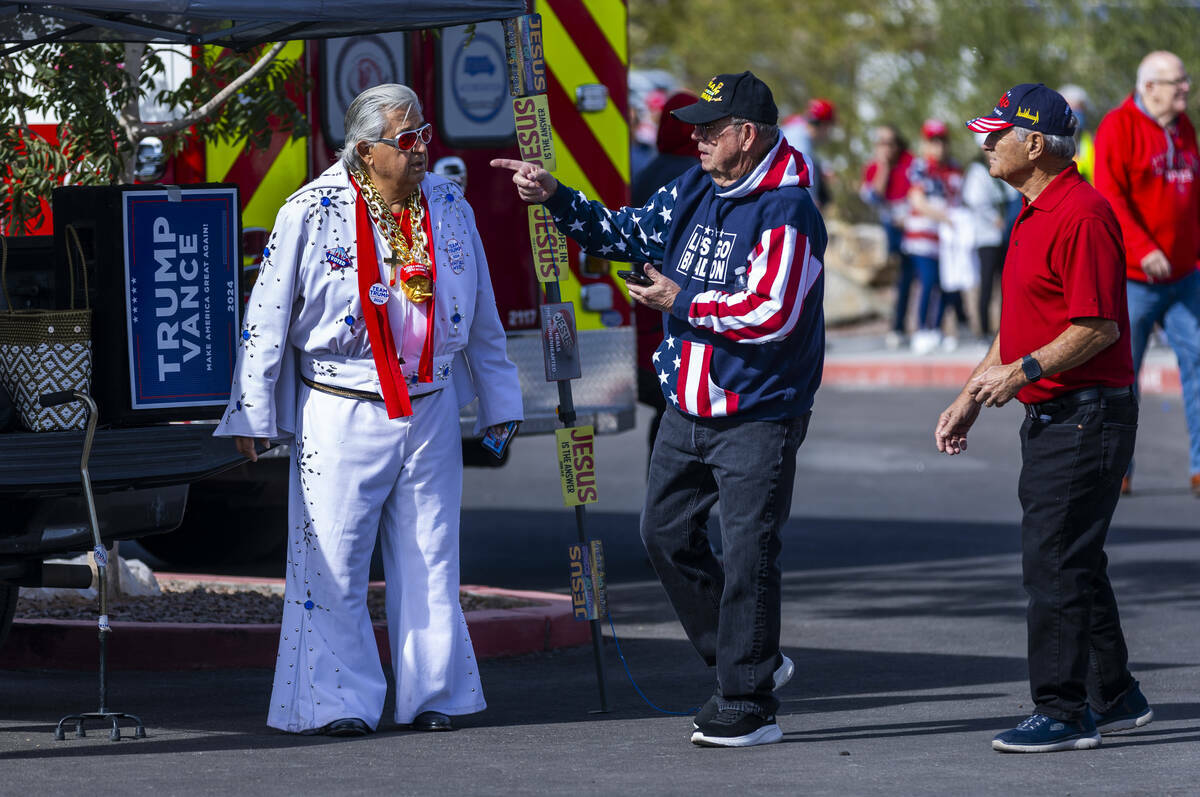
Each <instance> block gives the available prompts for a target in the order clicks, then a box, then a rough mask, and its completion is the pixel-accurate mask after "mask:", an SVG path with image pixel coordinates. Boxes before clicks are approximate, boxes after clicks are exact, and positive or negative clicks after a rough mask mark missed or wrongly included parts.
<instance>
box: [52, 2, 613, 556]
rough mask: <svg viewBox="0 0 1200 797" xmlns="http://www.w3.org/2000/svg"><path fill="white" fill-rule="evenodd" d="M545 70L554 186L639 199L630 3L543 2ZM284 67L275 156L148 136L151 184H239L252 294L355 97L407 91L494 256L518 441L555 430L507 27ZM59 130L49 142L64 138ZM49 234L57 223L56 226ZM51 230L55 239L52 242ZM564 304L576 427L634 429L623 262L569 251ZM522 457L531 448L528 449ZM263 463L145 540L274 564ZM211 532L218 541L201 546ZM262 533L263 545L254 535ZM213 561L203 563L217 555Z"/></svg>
mask: <svg viewBox="0 0 1200 797" xmlns="http://www.w3.org/2000/svg"><path fill="white" fill-rule="evenodd" d="M531 10H532V11H536V12H537V13H539V14H540V15H541V19H542V26H543V36H544V49H545V58H546V70H547V82H548V88H547V94H548V100H549V107H550V116H551V122H552V126H553V135H554V143H555V151H556V156H557V169H556V170H555V174H556V176H557V177H558V178H559V179H560V180H562V181H563V182H564V183H566V184H567V185H570V186H572V187H575V188H579V189H581V190H583V191H584V192H585V193H587V195H588V196H590V197H592V198H595V199H598V200H600V201H602V202H604V203H605V204H606V205H608V206H610V207H619V206H621V205H625V204H627V203H628V201H629V180H630V174H629V170H630V164H629V141H630V129H629V122H628V120H629V113H628V110H629V109H628V87H627V76H628V50H627V26H626V14H627V12H626V6H625V3H623V2H619V0H604V1H603V2H597V3H582V2H579V0H537V2H536V3H531ZM280 57H281V58H289V59H294V60H298V61H300V62H301V64H302V68H303V70H304V72H305V73H306V74H307V75H308V77H309V85H308V87H307V88H306V89H304V90H303V91H301V92H297V93H296V95H295V97H294V99H295V101H296V102H297V103H298V104H300V105H301V107H302V109H303V110H304V112H305V115H306V117H307V119H308V124H309V128H308V130H307V131H306V135H305V136H304V137H302V138H299V139H295V140H293V139H291V138H290V137H289V136H287V135H285V134H282V133H276V134H275V135H274V136H273V137H272V140H271V142H270V145H269V146H267V147H266V148H265V149H252V148H249V147H247V146H245V145H244V143H243V142H234V143H222V142H216V141H206V142H193V143H191V144H190V145H189V146H188V147H187V148H186V149H185V150H183V151H182V152H181V153H180V154H178V155H176V156H173V157H170V158H167V159H157V158H156V154H157V153H156V149H157V148H156V146H155V142H153V141H152V140H150V141H145V142H143V144H142V146H141V147H140V151H139V164H138V173H139V181H141V182H147V183H165V184H176V185H183V184H190V183H233V184H236V185H237V186H238V188H239V198H240V202H241V220H242V230H243V233H242V252H243V277H244V279H243V290H244V295H247V294H248V292H249V288H250V286H251V285H252V283H253V279H254V276H255V274H256V271H257V265H258V263H257V260H258V255H257V254H255V253H259V252H261V251H262V250H263V242H264V241H265V239H266V237H267V236H268V235H269V232H270V229H271V227H272V225H273V223H274V220H275V214H276V213H277V211H278V209H279V208H280V207H281V206H282V204H283V202H284V200H285V199H286V198H287V197H288V196H289V195H290V194H291V193H292V192H293V191H295V190H296V189H297V188H299V187H300V186H301V185H303V184H304V183H305V182H307V181H308V180H310V179H312V178H313V177H315V176H316V175H318V174H320V173H321V172H323V171H324V170H325V169H326V168H328V167H329V166H330V165H331V164H332V163H333V162H334V160H335V158H336V157H337V153H338V151H339V149H340V147H341V145H342V139H343V135H344V128H343V120H344V117H345V112H346V109H347V107H348V106H349V104H350V102H351V100H353V98H354V97H355V96H356V95H357V94H358V93H359V92H360V91H362V90H363V89H365V88H367V87H369V86H371V85H375V84H378V83H383V82H399V83H405V84H407V85H409V86H411V87H412V88H413V89H414V90H415V91H416V92H417V94H418V96H419V97H420V98H421V102H422V105H423V108H424V112H425V117H426V119H427V120H428V121H430V122H432V123H433V131H434V133H433V138H432V140H431V141H430V143H429V153H430V154H429V163H430V165H431V169H432V170H434V171H436V172H439V173H442V174H444V175H446V176H450V177H453V178H457V179H460V180H463V181H464V183H465V192H466V198H467V200H468V201H469V202H470V203H471V205H472V207H473V208H474V210H475V215H476V218H477V221H478V226H479V232H480V236H481V238H482V239H483V242H484V247H485V250H486V253H487V257H488V264H489V268H490V271H491V277H492V283H493V287H494V289H495V295H496V302H497V306H498V309H499V312H500V318H501V321H502V322H503V324H504V327H505V330H506V332H507V335H508V354H509V357H510V359H511V360H512V361H513V362H514V363H515V364H516V366H517V368H518V371H519V374H520V380H521V388H522V393H523V400H524V407H525V418H526V420H525V422H524V423H523V424H522V426H521V437H525V436H526V435H528V434H539V433H549V432H552V431H553V430H554V429H555V428H557V427H558V420H557V414H556V409H557V406H558V403H559V397H558V390H557V386H556V384H555V383H551V382H547V381H546V378H545V368H544V363H543V354H542V345H541V329H540V313H539V310H538V307H539V305H540V304H541V303H542V301H543V299H542V295H541V289H540V286H539V284H538V282H537V280H536V277H535V274H534V269H533V263H532V253H531V250H530V243H529V235H528V228H529V225H528V217H527V213H526V209H525V206H524V205H523V204H522V203H521V202H520V201H519V200H518V199H517V198H516V193H515V190H514V189H513V186H512V183H511V173H510V172H508V171H506V170H497V169H493V168H491V167H490V166H489V165H488V164H489V161H490V160H491V159H493V158H497V157H508V158H515V157H519V155H518V149H517V143H516V134H515V129H514V120H513V111H512V98H511V97H510V96H509V92H508V87H509V81H508V73H507V70H508V67H507V57H506V52H505V42H504V33H503V29H502V25H501V23H499V22H481V23H478V24H475V25H469V26H461V27H454V28H443V29H441V30H439V31H436V32H434V31H407V32H406V31H400V32H390V33H378V34H372V35H360V36H354V37H350V38H341V39H326V40H321V41H305V42H292V43H290V44H289V45H288V46H287V47H286V48H285V49H284V51H283V52H282V53H281V55H280ZM52 130H53V128H52V126H51V127H50V131H52ZM47 223H49V221H48V222H47ZM44 231H48V230H44ZM569 262H570V273H569V275H566V276H565V277H564V279H563V280H562V281H561V285H560V287H561V295H562V301H570V302H572V303H573V304H574V306H575V314H576V325H577V332H578V336H577V338H578V345H579V352H580V362H581V363H582V377H581V378H580V379H577V380H573V381H572V383H571V384H572V388H573V394H574V403H575V407H576V411H577V414H578V419H579V420H578V422H579V423H581V424H592V425H593V426H594V427H595V429H596V432H597V433H599V434H604V433H612V432H617V431H621V430H624V429H628V428H631V427H632V426H633V422H634V407H635V368H634V350H635V343H634V328H633V314H632V312H631V307H630V303H629V298H628V294H627V292H626V290H625V287H624V281H623V280H621V279H619V278H617V277H616V273H615V272H616V265H615V264H613V263H611V262H609V261H607V260H601V259H597V258H592V257H588V256H584V255H583V254H582V253H581V252H580V251H579V250H578V248H577V247H576V246H575V245H574V243H572V244H571V245H570V249H569ZM474 426H475V417H474V407H473V405H468V407H466V408H465V409H464V410H463V417H462V428H463V433H464V446H463V451H464V461H465V462H466V463H467V464H470V465H495V464H501V463H497V462H496V461H495V460H494V459H492V457H491V455H490V454H487V453H486V452H484V451H483V449H482V448H481V447H480V446H479V445H478V443H477V442H476V441H474V440H471V439H468V438H469V436H470V435H471V434H472V433H473V432H474ZM517 445H520V441H518V443H517ZM268 455H269V456H268V457H266V458H262V459H260V461H259V462H258V463H256V464H255V465H253V466H251V465H242V466H239V467H237V468H234V469H232V470H228V471H225V472H223V473H221V474H218V475H215V476H213V477H211V478H208V479H205V480H203V481H199V482H196V483H194V484H193V485H192V486H191V492H190V495H189V498H188V509H187V514H186V516H185V519H184V522H183V527H182V528H181V529H180V530H179V531H178V532H174V533H169V534H163V535H156V536H154V537H147V538H145V539H143V540H142V544H143V545H144V546H145V547H146V548H148V549H149V550H151V552H152V553H154V554H156V555H158V556H160V557H161V558H163V559H166V560H168V561H173V562H180V563H186V564H195V565H201V564H206V562H202V561H198V560H197V557H200V558H203V557H205V556H206V555H208V554H212V555H214V556H216V555H219V556H220V557H221V558H223V559H247V558H254V557H256V556H259V555H262V554H263V553H265V552H266V550H267V549H268V548H269V547H272V546H275V545H277V543H278V541H279V540H281V539H282V537H283V534H282V528H283V524H282V521H281V518H283V517H285V516H286V497H285V493H284V487H285V486H286V480H287V460H286V449H285V448H274V449H271V450H270V451H269V452H268ZM231 516H234V517H241V518H244V522H243V523H242V524H240V526H241V527H240V528H239V529H236V530H234V529H230V531H231V533H230V535H229V536H230V539H229V540H226V541H223V542H219V541H215V540H213V535H214V534H216V533H218V531H219V529H221V528H225V527H228V526H229V524H228V522H227V519H228V518H229V517H231ZM199 527H203V529H204V531H203V533H204V535H205V537H206V538H207V539H208V540H209V542H210V544H206V545H205V546H204V547H203V550H198V546H196V545H195V540H196V538H195V537H194V536H192V535H193V534H195V533H197V531H198V529H199ZM252 527H254V528H261V529H262V530H263V532H264V533H263V534H260V535H257V537H258V539H253V538H251V537H250V536H248V535H247V534H246V533H245V530H246V529H248V528H252ZM206 552H207V553H206Z"/></svg>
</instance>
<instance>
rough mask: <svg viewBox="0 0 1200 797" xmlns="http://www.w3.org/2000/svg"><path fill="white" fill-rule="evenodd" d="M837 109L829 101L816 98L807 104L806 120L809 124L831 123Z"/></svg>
mask: <svg viewBox="0 0 1200 797" xmlns="http://www.w3.org/2000/svg"><path fill="white" fill-rule="evenodd" d="M836 111H837V109H836V108H834V107H833V103H832V102H830V101H829V100H825V99H822V98H820V97H817V98H816V99H813V100H809V102H808V113H807V114H806V115H807V116H808V120H809V121H810V122H833V121H834V116H835V115H836Z"/></svg>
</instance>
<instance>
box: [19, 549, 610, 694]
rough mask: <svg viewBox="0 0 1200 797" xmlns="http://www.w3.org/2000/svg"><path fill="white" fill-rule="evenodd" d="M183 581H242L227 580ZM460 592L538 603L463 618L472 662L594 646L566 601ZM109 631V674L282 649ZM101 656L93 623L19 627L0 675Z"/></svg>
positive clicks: (198, 626) (263, 637) (65, 666)
mask: <svg viewBox="0 0 1200 797" xmlns="http://www.w3.org/2000/svg"><path fill="white" fill-rule="evenodd" d="M160 575H162V576H166V575H167V574H165V573H164V574H160ZM187 578H190V579H196V580H212V581H227V582H232V581H241V580H243V579H237V578H234V577H224V576H220V577H216V576H209V577H196V576H190V575H189V576H187ZM254 580H255V581H259V582H261V581H262V579H254ZM464 589H465V590H467V591H469V592H475V593H479V594H484V595H502V596H508V597H513V598H524V599H526V600H533V601H538V602H539V603H540V604H541V605H539V606H522V607H519V608H515V609H483V610H479V611H473V612H467V613H466V618H467V627H468V628H469V629H470V631H471V642H472V643H473V645H474V647H475V656H476V657H477V658H480V659H487V658H496V657H498V656H519V655H522V654H526V653H538V652H541V651H546V650H554V649H556V648H564V647H572V646H575V645H586V644H587V643H589V642H590V641H591V629H590V627H589V626H588V624H587V623H581V622H576V621H575V619H574V614H573V611H572V608H571V598H570V596H567V595H555V594H553V593H549V592H528V591H519V590H503V589H496V588H495V587H475V586H464ZM112 629H113V630H112V636H110V637H109V641H108V663H109V666H110V667H112V668H113V669H114V670H223V669H238V668H262V667H267V668H269V667H273V666H274V665H275V654H276V649H277V647H278V644H279V626H278V625H277V624H268V625H247V624H242V625H234V624H218V623H123V622H113V623H112ZM375 640H376V643H377V644H378V646H379V656H380V658H381V659H382V661H383V664H384V666H387V665H388V664H390V663H391V659H392V657H391V651H390V649H389V647H388V642H387V626H386V624H384V623H376V624H375ZM99 649H100V648H99V642H98V641H97V630H96V623H95V622H94V621H83V620H16V621H15V622H14V623H13V627H12V631H11V632H10V633H9V636H8V641H7V642H5V643H4V648H3V650H0V669H6V670H17V669H54V670H85V671H86V670H94V669H96V667H97V657H98V656H99Z"/></svg>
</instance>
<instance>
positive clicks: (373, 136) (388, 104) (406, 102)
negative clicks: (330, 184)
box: [338, 83, 423, 169]
mask: <svg viewBox="0 0 1200 797" xmlns="http://www.w3.org/2000/svg"><path fill="white" fill-rule="evenodd" d="M398 110H406V111H407V112H409V113H411V112H412V111H416V112H417V113H419V114H423V111H422V110H421V100H420V99H419V98H418V97H417V93H416V92H415V91H413V90H412V89H410V88H409V87H408V86H405V85H403V84H401V83H381V84H379V85H378V86H372V87H371V88H369V89H367V90H366V91H364V92H362V93H361V94H359V95H358V96H357V97H355V98H354V102H352V103H350V107H349V108H348V109H346V139H345V141H344V143H343V146H342V151H341V152H340V153H338V157H339V158H340V159H341V161H342V163H343V164H344V165H345V166H346V168H347V169H365V168H366V164H365V163H363V159H362V156H360V155H359V154H358V142H360V141H376V140H378V139H379V138H381V137H382V136H383V127H384V125H385V124H386V123H387V119H386V117H387V115H388V114H389V113H391V112H392V111H398ZM406 115H407V114H406Z"/></svg>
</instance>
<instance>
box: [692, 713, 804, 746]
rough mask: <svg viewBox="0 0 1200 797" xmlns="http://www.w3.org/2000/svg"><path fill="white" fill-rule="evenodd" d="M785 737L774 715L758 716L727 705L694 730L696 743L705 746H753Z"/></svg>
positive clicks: (693, 736)
mask: <svg viewBox="0 0 1200 797" xmlns="http://www.w3.org/2000/svg"><path fill="white" fill-rule="evenodd" d="M782 739H783V731H781V730H779V726H778V725H776V724H775V717H774V715H772V716H770V717H766V718H765V719H764V718H763V717H760V716H758V715H757V714H751V713H749V712H747V711H736V710H734V709H725V710H724V711H718V712H717V715H716V716H715V717H713V718H712V719H710V720H708V721H707V722H703V723H700V727H698V728H697V729H696V730H694V731H692V744H698V745H700V746H701V747H753V746H754V745H758V744H774V743H775V742H778V741H780V740H782Z"/></svg>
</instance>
